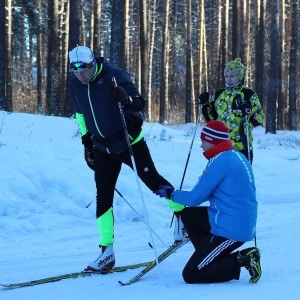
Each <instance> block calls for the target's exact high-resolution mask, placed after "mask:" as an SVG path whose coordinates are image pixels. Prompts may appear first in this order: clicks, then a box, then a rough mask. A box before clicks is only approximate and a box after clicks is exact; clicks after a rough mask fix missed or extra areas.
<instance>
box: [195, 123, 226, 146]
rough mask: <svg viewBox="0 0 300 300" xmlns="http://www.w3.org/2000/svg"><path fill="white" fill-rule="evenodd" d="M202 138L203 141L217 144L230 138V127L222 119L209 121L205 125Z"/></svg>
mask: <svg viewBox="0 0 300 300" xmlns="http://www.w3.org/2000/svg"><path fill="white" fill-rule="evenodd" d="M200 138H201V140H203V141H206V142H209V143H211V144H214V145H217V144H219V143H221V142H224V141H227V140H229V135H228V128H227V126H226V125H225V124H224V123H223V122H221V121H217V120H212V121H209V122H208V123H207V124H206V126H204V127H203V129H202V132H201V134H200Z"/></svg>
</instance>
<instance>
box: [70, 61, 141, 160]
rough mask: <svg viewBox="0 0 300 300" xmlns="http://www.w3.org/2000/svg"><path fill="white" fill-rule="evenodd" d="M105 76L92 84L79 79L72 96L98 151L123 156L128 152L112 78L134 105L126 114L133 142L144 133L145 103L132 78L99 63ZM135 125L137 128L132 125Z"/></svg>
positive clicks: (94, 80)
mask: <svg viewBox="0 0 300 300" xmlns="http://www.w3.org/2000/svg"><path fill="white" fill-rule="evenodd" d="M96 62H97V65H98V68H102V69H101V72H100V73H99V74H98V75H97V76H96V77H95V78H94V79H93V80H92V81H91V82H90V83H89V84H88V85H84V84H82V83H81V82H80V81H79V80H78V79H77V78H76V77H75V78H74V79H73V80H72V82H71V87H70V93H71V96H72V98H73V99H74V101H75V110H76V114H82V115H83V117H84V122H85V126H86V128H87V130H88V131H89V132H90V133H91V134H92V138H93V142H94V145H95V147H97V148H98V149H99V150H101V151H103V152H107V153H111V154H113V153H119V152H122V151H124V150H126V149H127V148H128V145H127V142H126V137H125V134H124V127H123V123H122V118H121V113H120V109H119V106H118V103H117V102H114V101H113V100H112V99H111V88H112V78H113V77H115V79H116V82H117V84H118V86H121V87H123V88H124V89H125V90H126V92H127V95H128V96H130V97H131V98H132V99H133V104H132V105H125V106H124V107H123V112H124V116H125V120H126V124H127V129H128V133H129V137H130V140H131V141H133V140H134V139H136V138H137V137H138V136H139V134H140V133H141V126H142V120H141V121H140V122H132V120H133V118H140V117H141V113H140V111H141V110H143V109H144V106H145V100H144V99H143V98H142V97H141V95H140V94H139V92H138V90H137V88H136V86H135V84H134V83H133V82H132V80H131V78H130V76H129V74H128V73H127V72H125V71H124V70H122V69H120V68H116V67H113V66H112V65H111V64H110V63H109V62H108V61H107V60H106V59H105V58H103V57H99V58H97V59H96ZM132 124H133V125H132Z"/></svg>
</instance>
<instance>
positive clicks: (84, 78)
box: [74, 67, 94, 84]
mask: <svg viewBox="0 0 300 300" xmlns="http://www.w3.org/2000/svg"><path fill="white" fill-rule="evenodd" d="M74 74H75V76H76V77H77V79H78V80H79V81H81V83H83V84H88V83H89V82H90V81H91V80H92V78H93V76H94V67H92V68H91V69H85V70H83V71H80V72H74Z"/></svg>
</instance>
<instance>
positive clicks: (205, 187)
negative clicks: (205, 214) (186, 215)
mask: <svg viewBox="0 0 300 300" xmlns="http://www.w3.org/2000/svg"><path fill="white" fill-rule="evenodd" d="M224 172H225V168H224V166H223V167H222V166H221V165H220V161H219V160H218V159H216V160H214V159H213V160H212V161H210V162H209V163H208V165H207V167H206V169H205V170H204V171H203V174H202V175H201V176H200V177H199V179H198V182H197V184H196V185H195V187H194V188H193V189H192V190H190V191H182V190H175V191H174V192H173V193H172V200H173V201H174V202H177V203H180V204H183V205H185V206H197V205H200V204H201V203H203V202H206V201H208V200H209V198H210V197H211V196H212V194H213V192H214V191H215V189H216V187H217V186H218V185H219V184H220V182H221V181H222V180H223V177H224V176H225V174H224Z"/></svg>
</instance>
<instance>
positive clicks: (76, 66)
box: [69, 61, 94, 73]
mask: <svg viewBox="0 0 300 300" xmlns="http://www.w3.org/2000/svg"><path fill="white" fill-rule="evenodd" d="M93 65H94V62H93V61H92V62H90V63H84V62H74V63H70V65H69V72H75V73H77V72H82V71H85V70H87V69H91V68H92V66H93Z"/></svg>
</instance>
